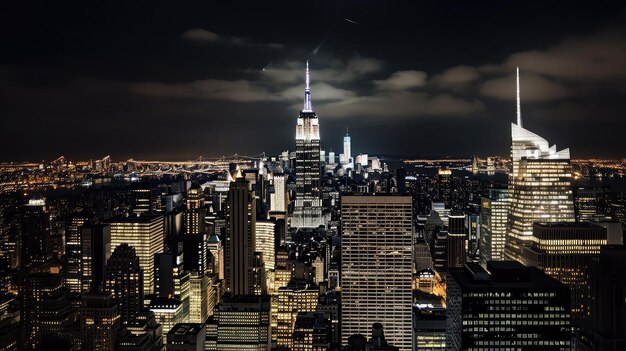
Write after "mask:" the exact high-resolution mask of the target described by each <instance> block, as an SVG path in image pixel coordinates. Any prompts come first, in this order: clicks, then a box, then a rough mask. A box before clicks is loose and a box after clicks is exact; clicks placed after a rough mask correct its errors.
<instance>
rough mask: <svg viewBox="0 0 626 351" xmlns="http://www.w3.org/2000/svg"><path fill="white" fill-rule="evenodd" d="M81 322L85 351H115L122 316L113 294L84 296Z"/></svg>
mask: <svg viewBox="0 0 626 351" xmlns="http://www.w3.org/2000/svg"><path fill="white" fill-rule="evenodd" d="M80 322H81V323H80V336H81V339H82V348H83V350H102V351H114V350H115V344H116V339H117V329H118V328H119V327H120V315H119V312H118V310H117V303H116V302H115V298H114V297H113V296H112V295H111V294H109V293H100V292H89V293H86V294H85V295H83V297H82V305H81V307H80Z"/></svg>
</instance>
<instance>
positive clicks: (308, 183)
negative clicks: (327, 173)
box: [291, 61, 324, 228]
mask: <svg viewBox="0 0 626 351" xmlns="http://www.w3.org/2000/svg"><path fill="white" fill-rule="evenodd" d="M320 170H321V162H320V126H319V120H318V119H317V115H316V114H315V111H313V107H312V106H311V87H310V85H309V62H308V61H307V63H306V86H305V88H304V106H303V107H302V111H300V115H299V116H298V124H297V125H296V198H295V205H294V210H293V215H292V217H291V227H292V228H316V227H318V226H320V225H323V224H324V220H323V217H322V200H321V196H320Z"/></svg>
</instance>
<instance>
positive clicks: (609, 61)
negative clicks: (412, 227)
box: [0, 0, 626, 161]
mask: <svg viewBox="0 0 626 351" xmlns="http://www.w3.org/2000/svg"><path fill="white" fill-rule="evenodd" d="M548 3H549V4H548ZM0 26H1V31H0V39H1V40H0V45H1V47H0V118H1V119H2V133H1V136H0V160H1V161H9V160H16V161H17V160H31V161H33V160H44V159H45V160H50V159H54V158H56V157H58V156H59V155H65V156H66V157H67V158H70V159H74V160H78V159H89V158H94V159H95V158H101V157H103V156H105V155H108V154H110V155H111V156H112V158H113V160H114V161H119V160H126V159H128V158H131V157H132V158H135V159H193V158H196V157H198V156H200V155H202V156H205V157H217V156H222V155H231V154H234V153H239V154H244V155H258V154H260V153H261V152H263V151H265V152H267V153H268V154H276V153H279V152H281V151H283V150H293V149H294V144H295V142H294V134H295V123H296V118H297V115H298V112H299V110H300V109H301V108H302V94H303V89H304V65H305V61H306V60H307V59H308V60H310V66H311V82H312V99H313V107H314V109H315V110H316V112H317V114H318V116H319V118H320V124H321V136H322V147H323V148H324V149H326V150H328V149H333V150H335V151H337V153H339V152H340V151H341V137H342V135H343V134H344V133H345V129H346V127H348V128H349V130H350V134H351V135H352V141H353V152H355V153H361V152H363V153H369V154H395V155H398V154H401V155H414V156H424V157H441V156H455V157H456V156H460V157H465V156H471V155H474V154H476V155H479V156H487V155H507V154H508V148H509V140H510V135H509V134H510V127H509V124H510V122H512V121H514V119H515V96H514V94H515V86H514V73H515V66H517V65H519V67H520V70H521V85H522V87H521V88H522V94H521V95H522V115H523V119H524V126H525V127H526V128H528V129H530V130H532V131H534V132H536V133H538V134H540V135H542V136H544V137H546V138H547V139H548V140H549V141H551V142H552V143H556V144H557V147H559V148H563V147H569V148H570V149H571V152H572V157H573V158H580V157H588V156H600V157H624V156H626V154H625V153H624V150H626V137H625V134H626V133H625V131H626V112H625V111H626V3H625V2H624V1H593V2H585V3H582V4H578V5H577V4H575V3H574V2H571V1H549V2H548V1H464V2H460V1H458V2H457V1H445V0H433V1H407V2H402V3H400V2H396V1H389V0H386V1H365V0H359V1H337V0H329V1H313V0H309V1H294V0H291V1H284V2H283V1H254V2H252V1H194V2H185V1H120V2H118V1H98V2H90V1H79V2H73V1H3V2H1V3H0Z"/></svg>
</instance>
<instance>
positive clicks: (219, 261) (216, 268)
mask: <svg viewBox="0 0 626 351" xmlns="http://www.w3.org/2000/svg"><path fill="white" fill-rule="evenodd" d="M207 249H208V251H209V252H210V253H211V255H212V256H213V274H215V275H217V278H218V279H219V280H223V279H224V247H223V246H222V242H221V241H220V237H219V236H217V234H213V235H211V237H210V238H209V241H208V243H207Z"/></svg>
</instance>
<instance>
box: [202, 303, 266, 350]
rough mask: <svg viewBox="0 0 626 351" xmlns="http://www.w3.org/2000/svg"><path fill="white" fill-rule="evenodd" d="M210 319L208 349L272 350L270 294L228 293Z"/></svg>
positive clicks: (208, 324) (208, 323)
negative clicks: (243, 294) (240, 294)
mask: <svg viewBox="0 0 626 351" xmlns="http://www.w3.org/2000/svg"><path fill="white" fill-rule="evenodd" d="M214 312H215V313H214V315H213V316H211V317H209V321H208V322H207V342H206V346H207V347H206V350H209V351H217V350H251V351H269V350H270V348H271V338H270V332H271V331H270V297H269V296H250V295H248V296H238V297H235V298H232V297H228V296H226V297H224V298H223V300H222V301H221V302H220V304H219V305H217V306H216V307H215V311H214Z"/></svg>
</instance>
